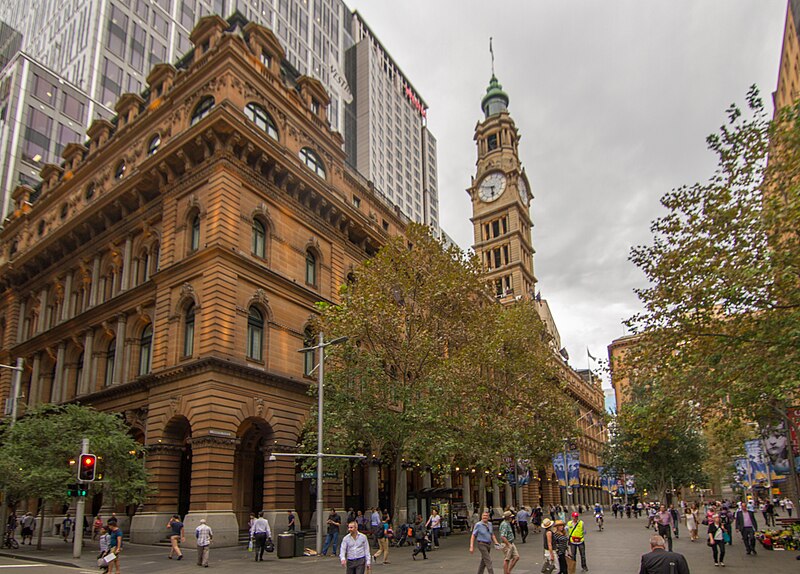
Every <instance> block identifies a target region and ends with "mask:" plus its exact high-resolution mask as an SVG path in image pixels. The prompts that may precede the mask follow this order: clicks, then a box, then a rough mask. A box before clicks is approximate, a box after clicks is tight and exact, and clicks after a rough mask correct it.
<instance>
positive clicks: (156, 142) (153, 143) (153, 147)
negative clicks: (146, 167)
mask: <svg viewBox="0 0 800 574" xmlns="http://www.w3.org/2000/svg"><path fill="white" fill-rule="evenodd" d="M160 145H161V135H160V134H156V135H154V136H153V137H152V138H151V139H150V143H149V144H147V155H153V154H154V153H156V152H157V151H158V146H160Z"/></svg>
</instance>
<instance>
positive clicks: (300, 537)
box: [294, 530, 306, 556]
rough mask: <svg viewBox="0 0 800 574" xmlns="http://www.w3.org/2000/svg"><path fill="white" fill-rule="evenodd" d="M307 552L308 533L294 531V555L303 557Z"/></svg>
mask: <svg viewBox="0 0 800 574" xmlns="http://www.w3.org/2000/svg"><path fill="white" fill-rule="evenodd" d="M305 551H306V533H305V532H303V531H302V530H295V531H294V555H295V556H303V553H304V552H305Z"/></svg>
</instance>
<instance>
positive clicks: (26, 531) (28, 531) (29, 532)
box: [22, 526, 33, 536]
mask: <svg viewBox="0 0 800 574" xmlns="http://www.w3.org/2000/svg"><path fill="white" fill-rule="evenodd" d="M22 535H23V536H33V529H32V528H28V527H27V526H24V527H23V528H22Z"/></svg>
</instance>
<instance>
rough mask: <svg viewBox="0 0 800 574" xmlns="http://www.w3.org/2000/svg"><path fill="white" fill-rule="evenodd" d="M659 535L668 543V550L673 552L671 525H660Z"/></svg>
mask: <svg viewBox="0 0 800 574" xmlns="http://www.w3.org/2000/svg"><path fill="white" fill-rule="evenodd" d="M658 533H659V534H660V535H661V536H663V537H664V540H666V541H667V546H668V548H667V550H669V551H670V552H672V529H671V528H670V527H669V524H658Z"/></svg>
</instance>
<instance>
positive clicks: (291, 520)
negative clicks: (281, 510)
mask: <svg viewBox="0 0 800 574" xmlns="http://www.w3.org/2000/svg"><path fill="white" fill-rule="evenodd" d="M294 526H295V517H294V511H292V510H290V511H289V515H288V516H287V517H286V531H287V532H294Z"/></svg>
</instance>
